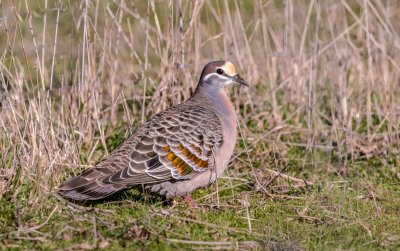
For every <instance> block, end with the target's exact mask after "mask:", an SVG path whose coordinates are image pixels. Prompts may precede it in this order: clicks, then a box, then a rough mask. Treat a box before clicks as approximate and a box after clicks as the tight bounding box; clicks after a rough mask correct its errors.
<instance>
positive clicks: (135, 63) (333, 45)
mask: <svg viewBox="0 0 400 251" xmlns="http://www.w3.org/2000/svg"><path fill="white" fill-rule="evenodd" d="M399 14H400V3H399V2H397V1H384V0H378V1H370V0H363V1H344V0H343V1H315V0H312V1H310V2H309V1H293V0H285V1H283V0H282V1H264V0H255V1H236V0H232V1H228V0H224V1H222V0H221V1H201V0H199V1H182V0H180V1H154V0H152V1H148V2H145V1H100V0H93V1H89V0H86V1H57V2H56V3H55V2H53V1H48V0H40V1H28V0H6V1H4V0H0V52H1V60H0V102H1V103H0V198H1V197H3V200H2V201H0V202H2V203H3V202H4V203H5V202H6V201H8V203H10V205H12V210H14V211H17V212H18V213H16V214H15V215H14V216H13V217H14V218H15V219H14V218H13V219H12V220H10V221H8V220H7V219H6V217H5V216H4V218H2V221H4V223H3V224H2V225H0V226H1V227H2V229H3V230H7V231H10V229H13V231H14V232H12V233H13V234H11V236H14V237H13V238H16V239H18V238H19V237H21V238H27V240H28V241H29V238H33V239H32V240H33V241H39V242H40V241H41V240H35V239H34V238H37V237H31V235H30V234H31V233H32V232H34V231H36V230H38V229H40V228H42V227H43V226H46V225H47V224H48V222H49V220H51V218H52V217H54V214H56V215H59V214H60V212H61V210H62V209H61V208H62V207H63V206H61V205H58V203H56V205H52V204H51V203H50V204H49V201H51V199H53V195H52V191H53V189H54V188H55V187H56V186H57V185H58V184H60V183H61V182H62V181H63V180H65V179H66V178H67V177H70V176H72V175H74V174H78V173H79V172H81V171H82V170H84V169H86V168H88V167H90V166H92V165H93V164H94V163H95V162H96V161H97V160H99V159H100V158H101V156H102V155H103V154H108V153H109V152H110V151H111V150H112V149H113V148H115V147H116V146H117V145H118V144H119V143H120V142H121V140H122V139H123V137H125V135H127V133H128V131H127V130H128V128H131V127H133V128H134V127H135V126H137V125H138V124H140V123H141V122H143V121H144V120H146V119H147V118H149V117H150V116H151V115H153V114H155V113H157V112H159V111H162V110H164V109H166V108H167V107H170V106H171V105H174V104H178V103H180V102H182V101H184V100H185V99H187V98H188V97H190V95H191V93H192V92H193V90H194V88H195V86H196V84H197V80H198V77H199V74H200V71H201V69H202V67H203V65H204V64H205V63H207V62H208V61H211V60H218V59H229V60H230V61H232V62H234V64H235V65H236V66H237V68H238V69H239V71H240V72H241V74H242V75H243V76H244V77H245V78H246V79H247V80H248V82H249V83H251V87H250V88H249V89H243V88H241V89H233V90H232V95H231V96H232V100H233V101H234V104H235V106H236V109H237V112H238V119H239V123H240V127H241V135H240V136H241V139H240V141H239V142H238V147H237V152H236V154H235V158H234V161H233V163H232V165H231V169H230V170H229V172H228V173H227V175H228V176H229V177H230V178H229V179H228V180H229V182H226V183H223V185H224V186H223V187H217V188H215V189H218V191H221V189H222V190H223V189H225V190H232V192H233V191H234V190H235V186H243V184H250V183H252V182H254V180H255V177H256V178H258V180H259V181H258V182H257V183H258V184H257V185H256V186H255V187H256V189H258V190H257V191H258V192H254V191H253V193H263V192H262V191H264V194H265V193H266V194H267V195H268V196H270V197H271V198H272V199H274V198H275V199H276V198H278V199H283V200H285V199H287V200H291V199H296V197H297V196H298V195H296V194H295V195H291V194H286V193H284V192H282V194H279V193H277V191H281V190H285V189H286V187H287V184H288V182H286V179H281V178H278V179H277V180H275V179H276V177H275V176H276V174H279V173H280V172H283V173H286V174H287V175H288V176H289V178H290V177H292V176H296V177H297V178H299V179H300V180H302V179H307V180H309V181H310V182H313V183H321V182H322V184H323V186H324V187H326V186H329V184H331V183H329V182H333V183H332V184H336V183H334V182H341V180H343V179H344V180H346V178H348V177H349V173H351V172H352V170H351V168H353V164H354V163H358V162H359V161H364V162H363V163H364V165H365V166H368V167H371V164H370V163H374V162H369V161H368V159H375V158H377V159H380V160H382V161H383V162H384V164H383V168H386V167H388V168H389V169H390V168H391V169H390V170H393V171H389V173H390V174H391V175H392V177H394V179H393V180H392V181H391V182H392V183H391V184H392V185H393V184H395V185H394V186H395V187H397V188H398V185H399V179H400V174H399V171H398V170H399V169H398V165H397V162H396V159H395V160H394V162H390V161H389V164H385V163H388V161H386V160H388V159H389V160H390V159H391V158H392V157H393V156H396V155H397V154H398V153H399V151H398V148H399V143H400V137H399V136H400V134H399V132H400V130H399V127H400V102H399V100H400V89H399V82H400V75H399V72H400V66H399V62H400V37H399V31H400V22H399ZM385 161H386V162H385ZM285 163H295V164H290V171H289V170H286V169H285V168H284V167H285V165H286V164H285ZM393 163H394V164H393ZM372 166H373V164H372ZM389 169H388V170H389ZM271 170H275V172H271ZM324 173H330V174H334V175H337V176H335V177H330V178H328V179H327V180H322V181H321V180H320V178H321V177H323V175H320V174H324ZM396 175H397V179H396ZM353 177H355V176H353ZM232 180H233V181H232ZM294 182H295V184H294V185H295V186H296V184H297V185H299V186H302V184H303V183H302V182H298V181H296V179H295V181H294ZM326 182H328V183H326ZM393 182H394V183H393ZM289 183H290V182H289ZM235 184H236V185H235ZM265 185H268V187H267V189H265ZM339 186H340V185H339ZM289 187H290V185H289ZM215 189H214V192H211V191H209V192H210V195H209V196H208V195H207V194H201V196H200V195H199V197H200V198H199V199H200V201H201V200H203V201H206V202H208V204H210V198H212V203H217V205H218V206H221V205H220V201H219V197H218V194H219V193H215ZM274 189H275V190H274ZM374 189H375V188H374V187H370V189H367V190H368V191H370V192H368V194H370V195H371V194H372V195H371V196H372V197H374V196H373V194H374V192H373V190H374ZM235 191H236V190H235ZM371 191H372V192H371ZM236 193H238V195H239V197H240V198H241V199H243V198H245V196H244V194H241V193H240V191H239V192H238V191H236ZM242 195H243V196H242ZM207 196H208V197H207ZM215 196H217V197H216V199H217V201H214V197H215ZM246 196H247V194H246ZM250 196H253V195H252V193H250ZM263 196H264V195H263ZM285 196H286V197H285ZM292 197H293V198H292ZM246 198H247V197H246ZM373 201H374V202H375V203H376V201H375V198H374V199H373ZM52 203H54V200H53V202H52ZM206 204H207V203H206ZM239 205H241V204H239ZM243 205H247V204H246V203H244V204H243ZM243 205H241V208H242V209H243V208H245V209H246V208H247V207H245V206H243ZM376 207H378V206H376ZM44 208H46V209H47V211H46V210H44ZM306 208H307V207H305V208H304V209H306ZM302 209H303V208H302ZM4 210H5V209H4ZM41 210H44V211H43V214H41V213H38V212H40V211H41ZM247 210H248V208H247ZM295 211H296V212H298V214H299V217H300V218H302V219H303V218H304V221H317V222H318V219H317V220H316V219H314V218H312V217H310V218H308V216H307V213H306V211H307V210H306V211H304V212H303V211H302V210H295ZM30 215H36V216H38V215H39V216H40V217H36V218H34V220H32V218H31V217H30ZM246 217H247V220H246V221H247V222H249V223H248V226H246V228H249V231H251V230H252V229H251V222H252V221H251V220H250V219H249V217H250V216H249V214H248V211H247V216H246ZM10 222H13V223H10ZM315 224H318V223H315ZM11 225H12V226H11ZM35 227H38V228H37V229H35ZM363 228H364V229H365V228H366V229H369V227H367V226H364V227H363ZM0 229H1V228H0ZM27 229H28V230H27ZM135 231H136V230H135ZM254 231H256V230H254V229H253V233H254ZM271 231H272V230H271ZM280 231H283V230H280ZM377 231H379V229H378V230H377ZM155 232H157V230H155ZM367 232H368V231H367ZM0 234H1V231H0ZM152 234H154V233H152ZM399 234H400V233H399ZM95 236H96V235H95ZM47 237H48V236H42V237H41V238H45V239H46V238H47ZM53 237H54V236H53ZM0 238H1V237H0ZM95 239H96V237H95ZM178 239H185V238H184V236H181V238H177V237H176V236H173V237H168V240H171V241H172V242H174V243H186V244H190V243H192V244H194V245H195V244H196V243H199V242H200V243H202V242H201V241H192V242H190V241H189V242H185V241H179V240H178ZM288 240H291V238H290V237H289V238H288ZM385 240H386V239H385ZM95 243H96V242H95ZM210 243H211V245H213V244H212V243H213V242H210ZM216 243H222V244H221V245H222V247H225V246H226V245H227V246H228V248H235V247H237V248H239V247H244V246H246V245H250V246H251V245H252V244H253V243H252V242H251V241H248V242H243V243H237V246H235V245H236V244H235V243H234V242H233V243H232V242H231V241H230V240H229V241H225V240H223V241H222V240H221V241H217V242H216ZM371 243H372V244H376V243H375V242H371ZM8 244H9V242H8ZM202 244H204V243H202ZM214 244H215V243H214ZM372 244H371V245H372ZM204 245H207V244H204ZM224 245H225V246H224ZM232 245H233V246H232ZM240 245H244V246H240ZM216 246H217V247H218V245H216ZM93 247H94V246H90V245H89V248H93ZM310 247H311V248H312V246H310ZM78 248H82V249H83V248H84V247H82V246H80V247H78ZM225 248H226V247H225ZM270 248H274V247H270ZM276 248H277V247H276ZM314 248H315V247H314ZM350 248H351V247H350Z"/></svg>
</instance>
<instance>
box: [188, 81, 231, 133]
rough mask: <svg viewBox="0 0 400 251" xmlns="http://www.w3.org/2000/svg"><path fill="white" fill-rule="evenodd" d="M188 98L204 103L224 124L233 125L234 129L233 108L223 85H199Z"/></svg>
mask: <svg viewBox="0 0 400 251" xmlns="http://www.w3.org/2000/svg"><path fill="white" fill-rule="evenodd" d="M190 100H191V101H193V102H196V103H200V104H205V105H206V106H207V107H209V108H211V109H212V110H213V111H214V112H215V113H216V114H217V116H218V117H219V118H220V119H221V120H222V122H223V123H224V124H225V125H232V126H234V127H235V128H232V129H235V130H236V113H235V109H234V107H233V105H232V103H231V101H230V100H229V97H228V95H227V94H226V92H225V90H224V88H223V87H221V86H215V87H210V86H207V87H205V86H201V85H199V86H198V87H197V88H196V91H195V93H194V94H193V96H192V98H191V99H190Z"/></svg>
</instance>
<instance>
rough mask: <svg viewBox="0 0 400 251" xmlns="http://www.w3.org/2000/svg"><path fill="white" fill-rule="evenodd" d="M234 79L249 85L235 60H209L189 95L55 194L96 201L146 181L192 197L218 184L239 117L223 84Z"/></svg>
mask: <svg viewBox="0 0 400 251" xmlns="http://www.w3.org/2000/svg"><path fill="white" fill-rule="evenodd" d="M234 83H238V84H240V85H243V86H249V84H248V83H247V81H246V80H244V79H243V78H242V77H241V76H240V75H239V74H237V73H236V69H235V67H234V65H233V64H232V63H231V62H229V61H225V60H220V61H213V62H210V63H208V64H206V65H205V66H204V68H203V70H202V72H201V76H200V79H199V82H198V84H197V87H196V89H195V91H194V93H193V95H192V96H191V97H190V98H189V99H188V100H186V101H184V102H183V103H180V104H178V105H176V106H173V107H171V108H169V109H167V110H165V111H163V112H160V113H158V114H156V115H154V116H153V117H152V118H150V119H149V120H148V121H146V122H145V123H143V124H142V125H140V126H139V127H138V128H137V129H136V130H135V131H134V132H133V133H132V134H131V135H130V136H128V137H127V139H126V140H125V141H124V142H123V143H122V144H121V145H120V146H119V147H118V148H117V149H115V150H114V151H113V152H111V153H110V154H109V155H108V156H106V157H105V158H104V159H102V160H100V161H99V162H98V163H97V164H95V165H94V167H92V168H91V169H89V170H87V171H84V172H83V173H82V174H81V175H79V176H76V177H74V178H72V179H70V180H68V181H66V182H65V183H63V184H61V185H60V186H59V187H58V189H57V193H58V194H60V195H61V196H63V197H66V198H69V199H72V200H77V201H93V200H99V199H103V198H106V197H108V196H110V195H112V194H114V193H116V192H118V191H121V190H125V189H128V188H132V187H135V186H144V187H146V188H147V189H149V190H150V191H151V192H154V193H156V194H159V195H161V196H169V197H173V198H175V197H178V196H181V197H184V198H185V200H186V199H187V201H191V200H192V198H191V196H190V194H191V193H192V192H193V191H195V190H197V189H200V188H204V187H207V186H209V185H211V184H212V183H214V182H215V181H216V179H217V178H218V177H220V176H221V174H222V173H223V172H224V170H225V169H226V168H227V166H228V163H229V161H230V158H231V156H232V155H233V151H234V147H235V144H236V137H237V135H236V134H237V117H236V112H235V109H234V107H233V105H232V103H231V101H230V99H229V97H228V95H227V92H226V90H225V89H226V88H225V87H226V86H230V85H232V84H234Z"/></svg>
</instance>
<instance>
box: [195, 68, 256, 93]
mask: <svg viewBox="0 0 400 251" xmlns="http://www.w3.org/2000/svg"><path fill="white" fill-rule="evenodd" d="M233 83H238V84H241V85H245V86H249V84H248V83H247V82H246V80H244V79H243V78H242V77H241V76H240V75H239V74H237V73H236V69H235V66H233V64H232V63H231V62H229V61H214V62H210V63H208V64H207V65H206V66H205V67H204V69H203V71H202V73H201V77H200V81H199V85H200V86H203V87H206V88H211V89H215V88H222V87H224V86H227V85H231V84H233Z"/></svg>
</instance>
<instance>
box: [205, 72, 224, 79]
mask: <svg viewBox="0 0 400 251" xmlns="http://www.w3.org/2000/svg"><path fill="white" fill-rule="evenodd" d="M211 77H217V78H219V79H220V80H221V81H226V80H230V79H229V78H228V77H225V76H222V75H219V74H217V73H210V74H208V75H207V76H205V77H204V81H207V80H208V79H209V78H211Z"/></svg>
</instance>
